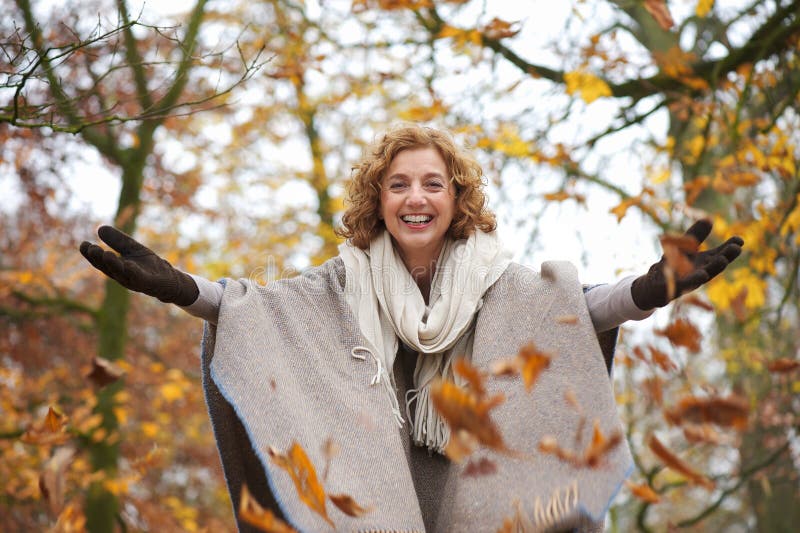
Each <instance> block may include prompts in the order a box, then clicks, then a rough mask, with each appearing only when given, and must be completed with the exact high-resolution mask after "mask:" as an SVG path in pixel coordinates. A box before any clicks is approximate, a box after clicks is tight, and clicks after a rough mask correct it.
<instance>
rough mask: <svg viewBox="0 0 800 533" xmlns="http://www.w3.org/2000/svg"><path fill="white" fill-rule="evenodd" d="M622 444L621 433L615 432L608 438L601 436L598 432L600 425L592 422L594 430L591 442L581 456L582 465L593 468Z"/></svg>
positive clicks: (601, 433)
mask: <svg viewBox="0 0 800 533" xmlns="http://www.w3.org/2000/svg"><path fill="white" fill-rule="evenodd" d="M620 442H622V433H620V432H619V431H615V432H614V433H612V434H611V435H609V436H608V437H606V436H605V435H603V432H602V431H600V423H599V422H598V421H597V420H595V421H594V430H593V431H592V442H590V443H589V446H588V447H587V448H586V451H585V452H584V454H583V463H584V464H585V465H586V466H589V467H595V466H597V465H598V464H599V462H600V461H601V460H602V459H603V457H605V456H606V455H607V454H608V453H609V452H611V450H613V449H614V448H616V447H617V446H619V444H620Z"/></svg>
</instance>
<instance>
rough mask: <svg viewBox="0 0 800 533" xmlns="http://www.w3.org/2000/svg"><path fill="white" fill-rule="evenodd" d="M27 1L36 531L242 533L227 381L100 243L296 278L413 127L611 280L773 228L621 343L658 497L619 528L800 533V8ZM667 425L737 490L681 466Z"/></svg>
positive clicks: (13, 134) (5, 298)
mask: <svg viewBox="0 0 800 533" xmlns="http://www.w3.org/2000/svg"><path fill="white" fill-rule="evenodd" d="M3 7H4V11H5V12H6V13H10V14H11V15H10V16H8V15H7V16H5V17H3V19H2V21H0V41H1V42H2V52H3V53H2V55H0V63H2V74H0V137H1V138H2V141H3V142H2V144H1V145H0V168H2V173H0V187H1V188H2V191H3V193H4V198H5V202H4V206H3V208H2V209H0V217H2V228H3V232H2V237H1V238H0V279H2V285H0V324H2V331H3V332H4V334H3V335H2V336H0V360H2V365H0V371H1V372H2V376H1V377H0V379H2V387H0V400H1V402H0V406H1V408H2V413H3V415H4V416H3V420H2V422H0V424H1V425H0V474H1V476H0V477H2V479H4V480H5V481H6V483H5V487H4V492H3V494H2V496H0V509H2V511H0V513H1V514H2V515H3V516H4V517H6V516H7V517H9V519H8V523H9V524H10V527H11V528H12V529H11V530H19V531H25V530H31V529H34V530H35V529H45V528H55V529H59V528H60V529H62V530H69V529H70V528H72V529H81V528H82V527H88V528H89V529H91V530H93V531H110V530H113V529H115V528H118V529H121V530H122V529H134V530H153V531H168V530H189V531H192V530H201V529H204V528H205V529H207V530H213V531H216V530H223V529H226V528H227V529H232V528H233V526H232V519H231V511H230V508H229V504H228V503H227V496H226V494H225V489H224V483H223V482H222V481H221V477H220V472H219V468H218V464H217V458H216V451H215V449H214V444H213V439H212V438H211V435H210V430H209V427H208V423H207V421H206V415H205V408H204V406H203V404H202V398H201V392H200V384H199V377H198V374H199V373H198V372H197V355H196V354H197V353H198V346H197V345H198V342H199V337H200V334H201V324H200V323H199V321H196V320H194V319H191V318H190V317H187V316H184V314H183V313H182V312H181V311H180V310H177V309H173V308H170V307H167V306H164V305H160V304H159V303H158V302H154V301H150V300H149V299H147V298H144V297H140V296H132V297H131V296H130V295H129V294H128V293H126V292H125V291H123V290H120V289H119V288H118V287H117V286H116V285H115V284H113V283H108V284H106V283H104V281H103V279H102V278H101V277H100V276H99V275H98V274H96V273H95V272H93V271H91V269H90V268H89V267H88V266H87V265H86V264H85V263H84V262H83V260H82V258H81V257H80V255H79V254H78V253H77V246H78V243H80V241H82V240H84V239H88V238H90V237H91V236H92V235H93V229H94V227H95V226H96V225H97V224H98V223H113V224H115V225H117V226H118V227H121V228H123V229H125V230H126V231H129V232H131V233H134V234H135V235H136V236H137V237H139V238H140V239H141V240H142V241H143V242H146V243H147V244H148V245H149V246H151V247H152V248H154V249H155V250H156V251H158V252H159V253H162V254H163V255H164V256H165V257H167V258H168V259H169V260H170V261H172V262H173V263H174V264H176V265H178V266H179V267H182V268H184V269H185V270H188V271H192V272H196V273H198V274H201V275H205V276H207V277H210V278H212V279H215V278H218V277H222V276H234V277H237V276H253V277H255V278H257V279H259V280H262V281H268V280H270V279H274V278H275V277H281V276H286V275H291V273H292V271H293V270H297V269H301V268H303V267H305V266H308V265H311V264H317V263H319V262H321V261H323V260H324V259H326V258H328V257H330V256H332V255H334V254H335V253H336V245H337V241H336V238H335V236H334V234H333V228H334V227H335V225H336V221H337V216H338V214H339V213H340V212H341V210H342V183H343V181H344V180H345V179H346V178H347V177H348V176H349V172H350V170H349V169H350V165H351V164H352V163H353V161H355V160H356V159H357V158H358V156H359V155H360V153H361V150H362V148H363V146H364V145H365V144H366V143H368V142H369V141H371V140H372V138H373V136H374V135H375V134H376V133H379V132H381V131H382V130H383V129H385V127H387V125H389V124H392V123H396V122H398V121H404V120H405V121H417V122H426V123H431V124H434V125H439V126H444V127H448V128H450V129H452V130H453V131H454V132H455V133H456V135H457V137H458V138H459V140H460V141H461V142H463V143H465V144H467V145H469V146H471V147H473V148H474V149H475V150H476V153H477V154H478V156H479V158H480V160H481V162H482V163H483V164H484V167H485V169H486V173H487V178H488V180H489V182H490V192H491V197H492V207H493V208H495V209H496V210H497V211H498V213H499V215H500V219H501V231H502V232H503V235H504V237H505V238H506V240H508V241H509V243H510V244H511V245H512V246H513V248H514V250H515V251H516V254H517V259H518V260H521V261H523V262H526V263H530V264H533V265H535V264H537V263H538V262H540V261H541V260H543V259H545V258H550V257H554V256H564V255H566V256H567V258H570V259H572V260H573V261H575V262H576V263H578V264H579V266H580V267H581V270H582V272H583V273H584V274H583V277H586V278H593V277H596V278H599V279H598V280H593V279H588V280H587V281H602V280H603V279H605V280H610V279H614V278H615V277H617V276H619V275H621V273H622V272H639V271H642V270H643V269H645V268H646V267H647V266H648V265H649V264H650V263H652V262H653V261H654V260H655V259H657V257H658V256H659V255H660V253H661V251H660V248H659V246H658V239H657V236H658V235H659V234H660V233H663V232H678V231H680V230H682V229H684V228H685V227H687V226H688V224H689V221H690V220H692V219H695V218H698V217H701V216H709V217H712V218H713V219H714V221H715V226H714V234H713V236H712V239H713V240H714V241H715V242H720V241H722V240H723V239H725V238H727V237H729V236H731V235H734V234H739V235H742V236H743V237H744V239H745V241H746V248H745V254H744V255H743V256H742V258H740V259H739V260H738V261H737V263H735V264H734V265H733V266H732V267H731V268H730V269H729V270H728V271H727V272H726V274H725V276H724V277H721V279H719V280H717V281H715V282H713V283H712V284H710V285H709V287H708V288H707V290H706V291H705V295H704V296H702V299H701V300H699V301H698V300H688V301H682V302H680V303H677V304H673V305H672V306H670V307H669V308H667V309H665V310H663V311H659V312H658V313H657V314H656V316H655V317H654V318H652V319H650V321H648V322H647V323H646V324H645V325H643V326H636V327H632V328H630V329H629V330H628V331H626V332H624V333H623V339H622V343H621V345H620V352H619V353H618V356H617V359H616V368H615V371H614V378H615V387H616V393H617V397H618V401H619V404H620V412H621V413H622V414H623V417H624V420H625V424H626V429H627V437H628V440H629V443H630V445H631V447H632V450H633V451H634V454H635V457H636V460H637V468H638V469H637V472H636V473H635V474H634V476H633V478H632V481H633V482H634V483H636V484H637V485H639V486H644V485H647V486H648V487H649V488H651V489H652V490H653V491H654V493H655V494H656V495H657V498H655V497H653V496H652V495H651V496H650V497H649V500H650V501H646V500H647V499H642V498H641V497H637V495H636V494H637V492H638V493H639V494H641V491H636V490H628V489H623V491H622V492H621V494H620V496H619V497H618V499H617V501H616V504H615V506H614V507H613V508H612V511H611V515H610V520H609V527H610V528H612V529H616V530H621V531H627V530H631V529H639V530H643V531H646V530H653V531H659V530H665V529H667V528H668V527H670V526H674V527H677V528H682V529H688V530H697V531H701V530H720V529H731V528H739V529H740V530H751V529H755V530H759V531H789V530H791V528H792V527H793V524H795V523H797V522H798V519H800V516H798V513H800V505H798V504H800V501H798V499H799V498H798V494H800V490H798V484H799V483H800V482H799V481H798V468H800V464H799V463H800V460H799V459H798V449H800V447H799V446H800V442H798V437H797V429H798V421H797V419H796V416H795V413H796V412H797V411H798V407H799V406H798V399H797V398H798V397H800V373H799V372H800V370H798V362H797V361H798V350H799V349H800V347H799V346H798V343H800V334H798V333H799V332H800V324H799V323H798V321H799V320H800V317H798V302H800V288H798V280H797V276H798V269H800V205H798V204H800V202H798V200H799V199H800V179H799V178H798V174H797V160H798V133H797V132H798V131H800V128H799V127H798V126H800V124H798V122H800V117H798V115H797V112H796V107H797V98H798V96H797V95H798V88H799V87H800V70H798V69H800V66H799V64H798V57H797V54H798V36H800V31H798V29H799V27H800V2H789V1H780V0H779V1H766V2H765V1H752V2H746V1H743V2H717V3H715V2H713V0H711V1H709V0H672V1H669V2H665V1H664V0H644V1H640V0H619V1H600V0H596V1H590V0H575V1H574V2H563V3H559V5H558V6H553V5H552V3H547V2H541V3H538V2H532V3H525V4H524V5H523V4H521V3H518V2H508V3H507V4H505V3H500V2H497V3H495V2H489V3H483V2H471V1H449V2H448V1H443V2H430V1H428V0H405V1H404V0H396V1H384V0H353V1H349V0H348V1H335V2H327V1H326V2H309V1H306V2H291V1H267V0H262V1H258V2H238V1H230V2H214V1H209V2H205V1H202V0H200V1H198V2H197V3H196V4H194V5H188V6H187V5H182V6H180V7H181V9H176V11H173V12H169V11H162V12H153V11H149V10H147V9H142V7H141V5H140V4H138V3H137V4H134V3H133V2H129V3H126V2H124V1H122V0H119V1H117V2H101V1H97V2H81V3H76V2H63V3H59V2H54V3H44V2H28V1H23V0H17V1H16V2H11V1H10V0H5V2H4V5H3ZM184 9H185V11H184ZM576 234H577V235H576ZM563 242H567V243H568V244H569V246H568V247H566V248H563V247H562V245H561V243H563ZM118 375H121V376H122V377H121V379H117V380H116V381H113V382H111V381H112V380H114V379H115V378H116V377H117V376H118ZM87 376H89V377H87ZM709 401H717V402H721V403H716V404H713V405H716V406H723V407H724V406H727V407H731V406H734V407H736V408H737V409H739V410H738V411H737V410H735V409H734V411H735V413H734V414H736V416H734V414H732V415H730V416H728V417H727V418H726V417H725V416H719V413H721V412H723V411H724V409H722V408H719V409H716V410H715V411H714V412H715V413H716V414H715V415H714V416H712V415H710V414H709V413H708V411H707V410H703V409H700V408H699V407H697V406H701V405H706V404H703V403H702V402H709ZM692 402H694V403H692ZM725 402H728V403H725ZM742 402H743V404H744V405H746V410H745V411H746V416H745V419H744V421H742V418H741V416H739V415H741V409H740V406H741V405H742ZM693 406H694V408H693ZM51 407H52V408H53V409H54V411H53V412H52V413H50V414H49V415H48V413H49V410H50V408H51ZM737 413H738V414H737ZM652 435H656V436H657V438H658V439H659V440H660V441H661V442H663V443H664V444H665V445H666V446H667V447H669V448H670V449H671V450H672V451H673V452H674V453H675V454H677V455H678V456H680V457H681V458H682V459H683V460H684V461H685V462H687V463H688V464H690V465H692V467H693V468H695V469H696V471H697V472H699V473H701V474H702V476H706V477H707V478H708V479H709V480H710V481H711V482H713V486H714V488H709V484H708V483H705V484H700V485H698V484H697V483H696V481H697V478H692V477H691V476H687V475H686V474H685V473H684V474H680V473H677V472H676V470H675V468H674V466H675V465H669V464H668V463H667V462H666V461H665V460H664V459H663V457H659V456H658V455H656V454H654V453H653V451H652V450H651V448H650V447H649V446H648V443H649V442H651V441H650V438H651V436H652ZM693 479H694V481H695V482H694V483H693V482H692V481H693ZM656 500H658V501H657V502H656Z"/></svg>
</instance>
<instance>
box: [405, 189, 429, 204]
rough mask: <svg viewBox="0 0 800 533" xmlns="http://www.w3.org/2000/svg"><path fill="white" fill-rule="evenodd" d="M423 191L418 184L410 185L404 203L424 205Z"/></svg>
mask: <svg viewBox="0 0 800 533" xmlns="http://www.w3.org/2000/svg"><path fill="white" fill-rule="evenodd" d="M425 199H426V198H425V190H424V189H423V188H422V186H421V185H419V184H412V185H411V187H409V188H408V196H407V197H406V202H407V203H408V204H410V205H420V204H424V203H425Z"/></svg>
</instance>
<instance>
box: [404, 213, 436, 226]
mask: <svg viewBox="0 0 800 533" xmlns="http://www.w3.org/2000/svg"><path fill="white" fill-rule="evenodd" d="M400 218H401V219H402V220H403V222H407V223H409V224H426V223H428V222H430V221H431V220H432V219H433V217H432V216H430V215H404V216H402V217H400Z"/></svg>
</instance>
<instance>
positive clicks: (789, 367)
mask: <svg viewBox="0 0 800 533" xmlns="http://www.w3.org/2000/svg"><path fill="white" fill-rule="evenodd" d="M798 368H800V361H798V360H796V359H787V358H781V359H775V360H774V361H770V362H769V363H767V370H769V371H770V372H778V373H781V374H783V373H788V372H792V371H793V370H797V369H798Z"/></svg>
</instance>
